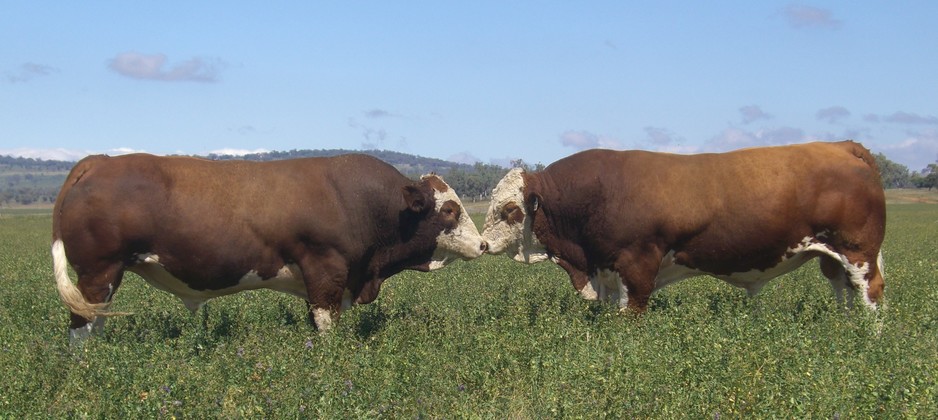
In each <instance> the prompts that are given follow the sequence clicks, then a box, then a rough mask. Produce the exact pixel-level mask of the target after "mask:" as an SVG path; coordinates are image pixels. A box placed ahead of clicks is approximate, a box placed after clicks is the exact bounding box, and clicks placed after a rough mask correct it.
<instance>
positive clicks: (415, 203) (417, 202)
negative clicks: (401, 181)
mask: <svg viewBox="0 0 938 420" xmlns="http://www.w3.org/2000/svg"><path fill="white" fill-rule="evenodd" d="M401 193H402V194H403V196H404V203H405V204H407V208H408V209H409V210H410V211H412V212H414V213H422V212H423V211H424V209H426V207H427V197H426V196H425V195H424V194H423V192H422V191H420V188H417V187H416V186H414V185H407V186H405V187H404V188H401Z"/></svg>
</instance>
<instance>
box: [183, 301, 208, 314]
mask: <svg viewBox="0 0 938 420" xmlns="http://www.w3.org/2000/svg"><path fill="white" fill-rule="evenodd" d="M180 299H182V304H183V305H186V309H188V310H189V312H192V314H193V315H195V313H196V312H198V310H199V309H200V308H201V307H202V305H204V304H205V300H203V299H190V298H180Z"/></svg>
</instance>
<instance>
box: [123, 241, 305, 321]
mask: <svg viewBox="0 0 938 420" xmlns="http://www.w3.org/2000/svg"><path fill="white" fill-rule="evenodd" d="M138 260H139V261H140V262H139V263H137V264H135V265H133V266H131V267H128V270H129V271H130V272H132V273H135V274H137V275H139V276H140V277H142V278H143V279H144V280H146V282H147V283H149V284H150V285H152V286H153V287H156V288H157V289H160V290H163V291H165V292H168V293H171V294H173V295H175V296H176V297H178V298H180V299H182V302H183V304H185V305H186V307H187V308H189V310H191V311H195V310H197V309H198V308H199V307H201V306H202V304H204V303H205V301H207V300H209V299H213V298H217V297H220V296H225V295H230V294H233V293H238V292H241V291H244V290H254V289H271V290H276V291H278V292H283V293H288V294H291V295H294V296H298V297H301V298H303V299H307V300H308V295H307V293H306V285H305V284H304V282H303V277H302V273H301V272H300V269H299V267H298V266H297V265H295V264H287V265H285V266H283V267H282V268H280V270H279V271H277V274H276V275H275V276H274V277H271V278H268V279H262V278H261V277H260V276H258V275H257V272H256V271H254V270H251V271H249V272H248V273H245V275H244V276H243V277H241V279H239V280H238V283H237V284H235V285H234V286H231V287H227V288H224V289H216V290H195V289H192V288H191V287H189V285H188V284H186V283H185V282H183V281H182V280H180V279H178V278H176V277H175V276H173V275H172V274H171V273H170V272H169V271H167V270H166V268H165V267H163V265H162V264H160V262H159V256H157V255H152V254H147V255H141V256H140V257H139V259H138Z"/></svg>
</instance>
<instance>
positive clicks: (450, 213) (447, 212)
mask: <svg viewBox="0 0 938 420" xmlns="http://www.w3.org/2000/svg"><path fill="white" fill-rule="evenodd" d="M460 210H461V209H460V208H459V205H458V204H456V203H455V202H454V201H452V200H450V201H447V202H446V203H443V206H442V207H441V208H440V213H442V214H443V226H444V227H445V228H446V229H447V230H450V229H455V228H456V226H457V225H458V224H459V216H460V214H461V213H460Z"/></svg>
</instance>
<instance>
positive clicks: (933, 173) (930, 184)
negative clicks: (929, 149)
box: [922, 162, 938, 191]
mask: <svg viewBox="0 0 938 420" xmlns="http://www.w3.org/2000/svg"><path fill="white" fill-rule="evenodd" d="M922 174H923V175H924V182H923V183H922V186H923V187H925V188H928V190H929V191H930V190H931V189H932V188H938V162H935V163H930V164H928V167H926V168H925V169H923V170H922Z"/></svg>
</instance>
